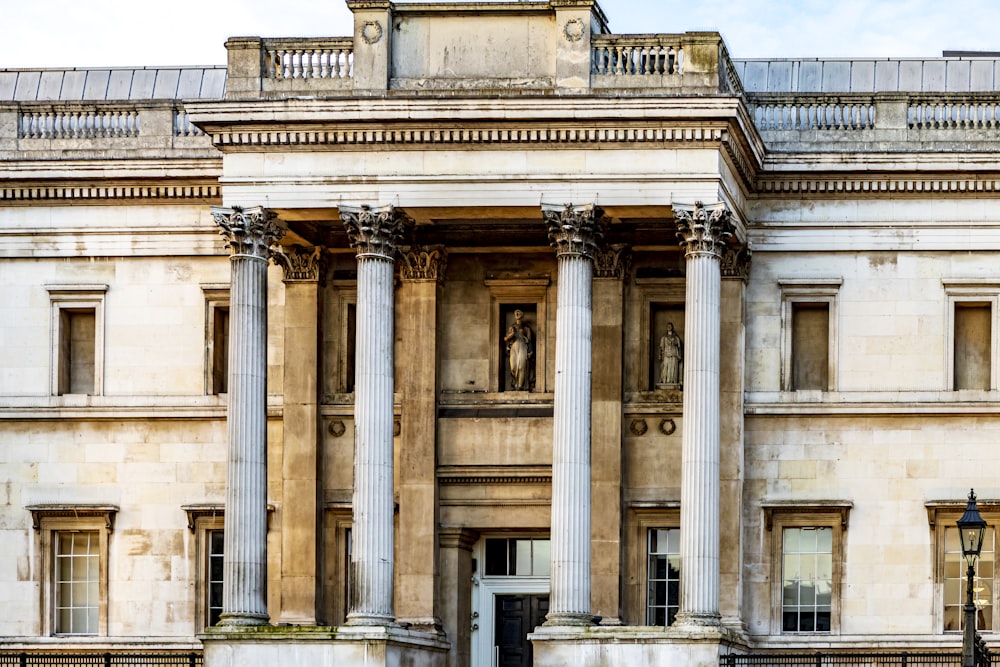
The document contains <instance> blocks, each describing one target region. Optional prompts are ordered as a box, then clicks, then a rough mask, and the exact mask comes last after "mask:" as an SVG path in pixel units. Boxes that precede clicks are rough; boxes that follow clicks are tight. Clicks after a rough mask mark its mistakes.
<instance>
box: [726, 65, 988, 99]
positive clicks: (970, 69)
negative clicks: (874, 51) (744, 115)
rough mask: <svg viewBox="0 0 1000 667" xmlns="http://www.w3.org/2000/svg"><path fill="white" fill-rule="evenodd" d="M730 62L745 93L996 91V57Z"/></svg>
mask: <svg viewBox="0 0 1000 667" xmlns="http://www.w3.org/2000/svg"><path fill="white" fill-rule="evenodd" d="M733 63H734V64H735V65H736V71H737V72H738V73H739V75H740V79H741V80H742V81H743V87H744V89H745V90H746V91H747V92H748V93H764V92H767V93H873V92H914V93H919V92H926V93H930V92H954V93H967V92H982V91H993V90H1000V58H891V59H890V58H851V59H838V58H802V59H790V60H779V59H753V60H734V61H733Z"/></svg>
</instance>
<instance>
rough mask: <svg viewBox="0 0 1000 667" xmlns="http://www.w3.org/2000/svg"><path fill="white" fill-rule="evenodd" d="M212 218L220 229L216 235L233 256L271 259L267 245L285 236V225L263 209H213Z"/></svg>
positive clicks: (237, 207) (260, 207)
mask: <svg viewBox="0 0 1000 667" xmlns="http://www.w3.org/2000/svg"><path fill="white" fill-rule="evenodd" d="M212 218H213V219H214V220H215V223H216V224H217V225H219V227H221V228H222V229H221V231H220V232H219V233H220V234H222V237H223V238H224V239H225V240H226V248H228V249H229V251H230V253H232V254H233V255H234V256H236V255H243V256H248V257H257V258H259V259H263V260H267V259H268V258H269V257H270V256H271V246H272V245H274V244H275V243H277V242H278V241H280V240H281V238H282V237H283V236H284V235H285V224H284V223H283V222H281V221H280V220H278V219H277V214H276V213H275V212H274V211H271V210H268V209H266V208H264V207H263V206H253V207H250V208H242V207H240V206H233V207H232V208H224V207H222V206H213V207H212Z"/></svg>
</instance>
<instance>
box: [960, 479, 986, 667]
mask: <svg viewBox="0 0 1000 667" xmlns="http://www.w3.org/2000/svg"><path fill="white" fill-rule="evenodd" d="M958 533H959V535H960V536H961V538H962V555H963V556H965V562H966V563H968V564H969V569H968V570H967V574H966V576H967V577H968V584H967V586H966V588H965V609H964V610H965V628H964V632H963V634H962V667H976V655H975V643H976V605H975V603H974V602H973V601H972V583H973V582H972V580H973V578H974V577H975V576H976V561H977V560H978V559H979V554H980V553H981V552H982V550H983V536H984V535H985V534H986V522H985V521H983V517H981V516H979V508H978V507H977V506H976V491H975V490H974V489H970V490H969V504H968V505H966V506H965V514H963V515H962V518H961V519H959V520H958Z"/></svg>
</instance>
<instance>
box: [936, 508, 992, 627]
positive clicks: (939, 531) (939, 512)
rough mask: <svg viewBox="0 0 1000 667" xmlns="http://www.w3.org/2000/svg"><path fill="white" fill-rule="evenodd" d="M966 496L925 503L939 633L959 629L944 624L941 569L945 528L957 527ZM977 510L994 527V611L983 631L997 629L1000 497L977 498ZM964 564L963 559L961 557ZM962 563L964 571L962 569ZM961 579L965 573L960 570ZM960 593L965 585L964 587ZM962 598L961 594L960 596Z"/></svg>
mask: <svg viewBox="0 0 1000 667" xmlns="http://www.w3.org/2000/svg"><path fill="white" fill-rule="evenodd" d="M967 503H968V501H967V500H939V501H930V502H927V503H925V504H924V506H925V508H926V509H927V521H928V524H929V528H930V531H931V539H932V548H933V549H934V573H933V576H934V627H935V628H936V631H937V632H938V633H939V634H942V635H948V636H952V637H953V636H955V635H958V634H960V632H957V631H954V630H945V628H944V621H945V619H944V607H945V597H944V570H945V553H944V548H945V543H944V536H945V535H944V534H945V529H947V528H956V527H957V526H956V522H957V521H958V519H959V518H961V516H962V514H963V512H964V511H965V507H966V504H967ZM976 505H977V507H978V508H979V514H980V516H982V517H983V519H984V520H985V521H986V524H987V526H989V527H990V528H992V529H993V591H992V596H993V599H992V601H991V604H992V606H993V614H992V616H991V619H990V627H991V629H990V630H984V632H989V633H996V632H1000V608H998V607H1000V595H998V591H997V583H998V580H1000V577H998V571H997V567H998V564H1000V563H998V560H1000V558H998V556H1000V554H998V553H997V549H998V548H1000V535H998V532H1000V500H996V499H979V500H977V502H976ZM962 562H963V564H964V560H963V561H962ZM964 571H965V570H964V567H963V573H964ZM963 579H964V574H963ZM962 590H963V593H964V590H965V588H964V587H963V589H962ZM963 600H964V596H963Z"/></svg>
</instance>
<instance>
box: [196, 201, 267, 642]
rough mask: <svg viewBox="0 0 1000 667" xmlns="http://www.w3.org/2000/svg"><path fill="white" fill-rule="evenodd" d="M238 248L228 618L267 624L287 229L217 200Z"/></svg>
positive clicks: (217, 213) (226, 549)
mask: <svg viewBox="0 0 1000 667" xmlns="http://www.w3.org/2000/svg"><path fill="white" fill-rule="evenodd" d="M212 217H213V218H215V222H216V223H217V224H218V225H219V226H220V227H221V228H222V232H221V233H222V236H223V237H224V238H225V239H226V247H227V248H228V249H229V251H230V253H231V257H230V269H231V284H230V288H229V411H228V413H227V417H226V426H227V430H228V440H229V446H228V454H227V458H226V514H225V533H224V538H223V540H224V544H223V557H222V563H223V567H222V569H223V587H222V616H221V620H220V624H221V625H230V626H232V625H265V624H266V623H267V622H268V619H269V617H268V614H267V601H266V600H265V597H264V592H265V590H266V583H267V262H268V259H269V257H270V253H271V245H272V244H273V243H274V242H275V241H277V240H279V239H280V238H281V237H282V236H284V235H285V227H284V225H283V224H282V223H280V222H278V221H277V220H275V214H274V213H273V212H271V211H268V210H267V209H264V208H261V207H259V206H256V207H254V208H248V209H242V208H239V207H236V206H234V207H233V208H221V207H212Z"/></svg>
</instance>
